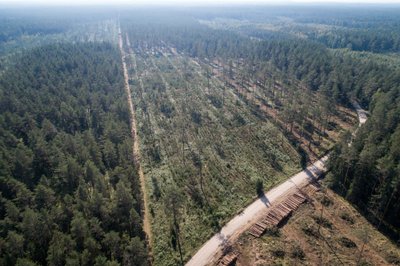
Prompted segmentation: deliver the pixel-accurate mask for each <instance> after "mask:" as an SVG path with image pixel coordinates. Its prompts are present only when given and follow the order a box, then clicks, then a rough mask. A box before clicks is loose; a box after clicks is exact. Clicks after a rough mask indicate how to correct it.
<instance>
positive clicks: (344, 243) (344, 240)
mask: <svg viewBox="0 0 400 266" xmlns="http://www.w3.org/2000/svg"><path fill="white" fill-rule="evenodd" d="M339 241H340V244H342V246H344V247H346V248H355V247H357V245H356V243H354V242H353V241H352V240H351V239H348V238H347V237H342V238H340V239H339Z"/></svg>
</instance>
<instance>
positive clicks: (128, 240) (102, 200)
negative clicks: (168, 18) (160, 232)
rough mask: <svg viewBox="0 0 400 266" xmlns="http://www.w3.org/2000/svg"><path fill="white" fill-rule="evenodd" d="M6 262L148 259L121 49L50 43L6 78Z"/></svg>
mask: <svg viewBox="0 0 400 266" xmlns="http://www.w3.org/2000/svg"><path fill="white" fill-rule="evenodd" d="M0 93H1V104H0V106H1V107H0V124H1V126H0V130H1V140H0V149H1V152H0V158H1V159H0V176H1V178H0V187H1V204H0V215H1V232H0V234H1V247H2V248H1V258H2V264H3V265H13V264H15V263H16V264H18V265H27V263H37V264H41V265H43V264H48V265H78V264H80V265H94V264H96V265H105V264H106V263H109V265H114V264H117V263H121V264H124V265H144V264H145V263H146V260H147V259H146V257H147V255H146V248H145V245H144V242H143V239H144V235H143V232H142V229H141V218H140V213H141V207H140V202H141V198H140V191H138V185H137V178H136V175H135V169H134V168H133V164H132V163H131V162H132V155H131V152H130V145H131V140H130V134H129V124H128V122H129V115H128V110H127V106H126V104H125V95H124V91H123V85H122V74H121V68H120V59H119V53H118V51H117V50H116V49H115V48H114V47H112V46H111V45H107V44H77V45H73V44H57V45H50V46H44V47H40V48H37V49H34V50H32V51H29V52H27V53H24V54H22V55H21V56H20V57H18V58H17V60H16V61H15V64H14V65H12V66H10V67H9V68H8V69H7V71H6V72H5V73H4V74H3V75H2V78H1V81H0Z"/></svg>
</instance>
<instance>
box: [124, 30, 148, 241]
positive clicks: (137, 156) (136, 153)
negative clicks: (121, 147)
mask: <svg viewBox="0 0 400 266" xmlns="http://www.w3.org/2000/svg"><path fill="white" fill-rule="evenodd" d="M118 39H119V49H120V51H121V57H122V67H123V71H124V80H125V91H126V94H127V100H128V105H129V113H130V119H131V121H130V124H131V135H132V140H133V146H132V153H133V157H134V161H135V166H136V169H137V171H138V174H139V179H140V187H141V191H142V195H143V231H144V232H145V234H146V236H147V240H148V244H149V247H150V248H151V243H152V234H151V226H150V220H149V210H148V195H147V192H146V191H147V190H146V180H145V176H144V173H143V169H142V166H141V164H140V148H139V138H138V135H137V128H136V114H135V109H134V108H133V103H132V94H131V89H130V87H129V75H128V69H127V67H126V54H125V52H124V49H123V38H122V33H121V28H119V29H118Z"/></svg>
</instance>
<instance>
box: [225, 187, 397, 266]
mask: <svg viewBox="0 0 400 266" xmlns="http://www.w3.org/2000/svg"><path fill="white" fill-rule="evenodd" d="M232 249H234V250H236V251H238V252H239V254H240V255H239V256H238V260H237V263H236V265H238V266H240V265H399V264H400V249H399V248H398V247H397V246H396V245H395V244H394V243H392V242H391V241H390V240H389V239H388V238H387V237H385V236H384V235H382V234H381V233H380V232H378V231H377V230H376V228H375V227H374V226H373V225H371V224H370V223H369V222H368V221H367V220H366V219H365V218H364V217H363V216H362V215H361V214H360V213H359V212H358V211H357V210H356V209H355V208H354V207H352V206H351V205H350V204H349V203H348V202H347V201H346V200H345V199H343V198H342V197H340V196H338V195H337V194H336V193H334V192H333V191H331V190H329V189H325V190H321V191H320V192H316V193H315V194H314V195H312V196H311V199H310V200H309V201H308V202H307V203H306V204H303V205H301V206H300V208H299V209H298V210H296V211H295V212H294V213H293V214H292V216H291V217H290V218H289V220H288V221H287V223H285V224H284V225H282V226H281V227H278V228H277V230H275V231H271V232H267V233H266V234H265V235H263V236H262V237H260V238H254V237H253V236H251V235H250V234H242V236H241V237H240V238H239V239H238V241H236V242H235V243H234V244H233V245H232Z"/></svg>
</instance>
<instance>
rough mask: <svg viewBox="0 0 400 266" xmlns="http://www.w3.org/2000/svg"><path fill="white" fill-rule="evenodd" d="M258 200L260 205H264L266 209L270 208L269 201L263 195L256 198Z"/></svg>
mask: <svg viewBox="0 0 400 266" xmlns="http://www.w3.org/2000/svg"><path fill="white" fill-rule="evenodd" d="M258 198H259V199H260V200H261V202H262V203H264V205H265V206H267V207H270V206H271V202H270V201H269V199H268V198H267V196H266V195H265V193H263V194H262V195H260V196H258Z"/></svg>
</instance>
